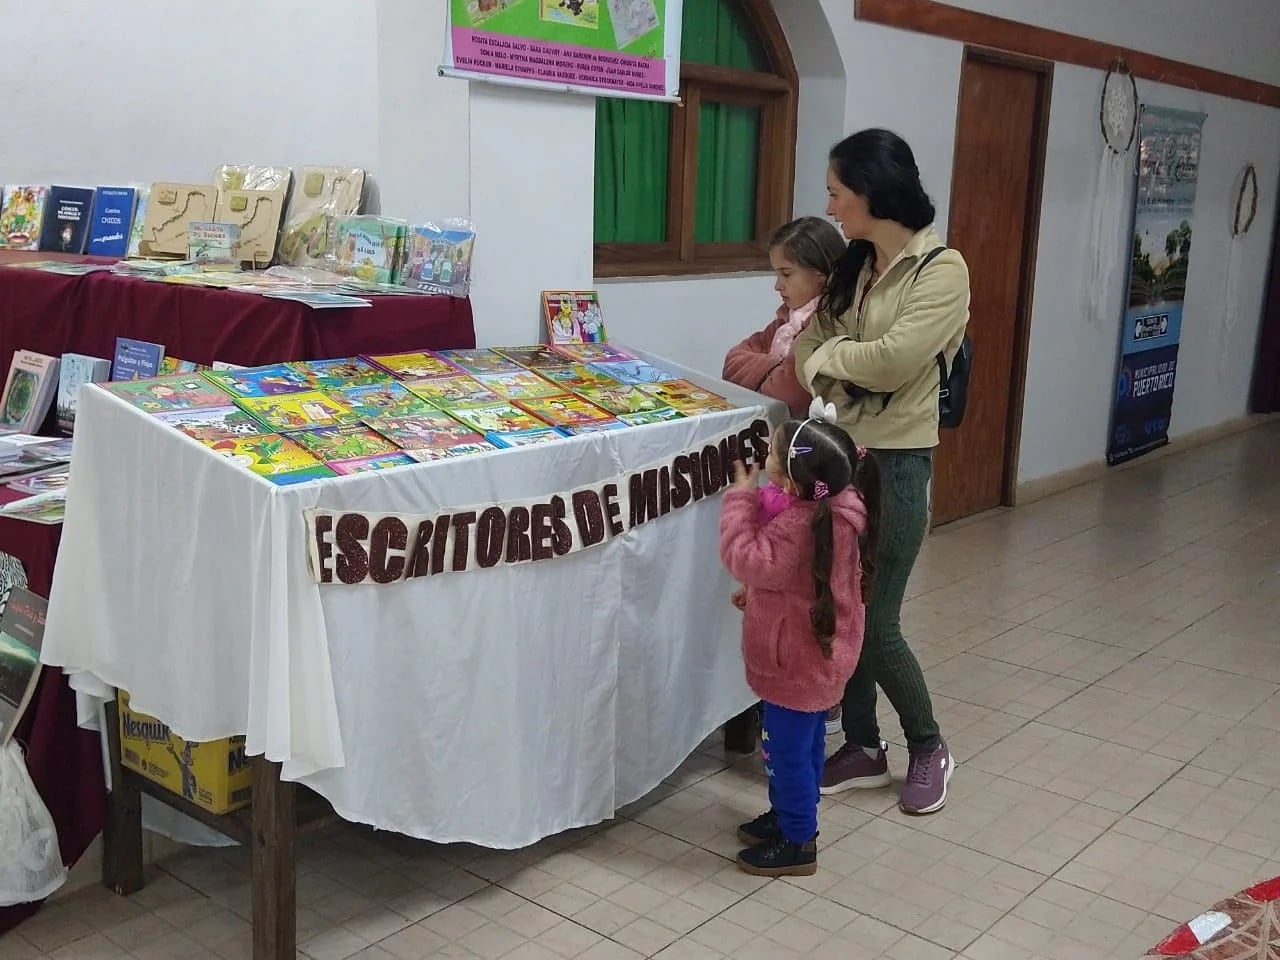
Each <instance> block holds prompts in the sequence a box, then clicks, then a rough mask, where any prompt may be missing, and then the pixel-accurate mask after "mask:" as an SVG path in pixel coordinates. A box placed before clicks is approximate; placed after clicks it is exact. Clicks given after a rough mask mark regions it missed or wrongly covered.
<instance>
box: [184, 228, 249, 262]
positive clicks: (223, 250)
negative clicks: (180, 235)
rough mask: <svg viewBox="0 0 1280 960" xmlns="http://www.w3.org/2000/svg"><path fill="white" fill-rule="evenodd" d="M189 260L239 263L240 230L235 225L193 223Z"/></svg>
mask: <svg viewBox="0 0 1280 960" xmlns="http://www.w3.org/2000/svg"><path fill="white" fill-rule="evenodd" d="M187 259H188V260H193V261H196V262H198V263H226V264H235V263H239V261H240V228H239V227H238V226H237V225H236V224H234V223H218V222H216V221H212V220H193V221H191V230H190V232H189V233H188V235H187Z"/></svg>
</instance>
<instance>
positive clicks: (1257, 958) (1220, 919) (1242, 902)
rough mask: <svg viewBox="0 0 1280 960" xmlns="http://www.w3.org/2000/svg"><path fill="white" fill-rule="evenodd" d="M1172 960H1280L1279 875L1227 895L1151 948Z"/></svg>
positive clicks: (1155, 952) (1158, 954)
mask: <svg viewBox="0 0 1280 960" xmlns="http://www.w3.org/2000/svg"><path fill="white" fill-rule="evenodd" d="M1147 956H1148V957H1165V958H1171V960H1245V958H1247V960H1280V877H1276V878H1275V879H1273V880H1268V881H1266V882H1265V883H1260V884H1258V885H1257V886H1256V887H1250V888H1249V889H1248V890H1245V891H1244V892H1243V893H1237V894H1236V895H1235V896H1234V897H1228V898H1227V899H1226V900H1223V901H1222V902H1221V903H1219V904H1216V905H1215V906H1214V907H1213V908H1212V909H1210V910H1208V911H1206V912H1205V913H1202V914H1200V916H1198V917H1196V918H1195V919H1194V920H1192V921H1190V922H1189V923H1184V924H1183V925H1182V926H1180V927H1179V928H1178V929H1177V930H1175V931H1174V932H1173V933H1172V934H1170V935H1169V936H1168V937H1167V938H1166V939H1165V940H1163V941H1162V942H1160V943H1159V944H1157V945H1156V946H1155V947H1152V948H1151V951H1150V952H1149V953H1148V954H1147Z"/></svg>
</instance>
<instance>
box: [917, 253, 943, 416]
mask: <svg viewBox="0 0 1280 960" xmlns="http://www.w3.org/2000/svg"><path fill="white" fill-rule="evenodd" d="M946 249H947V248H946V247H934V248H933V249H932V250H930V251H929V252H928V253H926V254H925V255H924V259H923V260H921V261H920V266H918V267H916V272H915V276H913V277H912V278H911V282H912V283H915V282H916V281H917V280H919V279H920V274H921V272H923V270H924V268H925V267H927V266H928V265H929V264H931V263H932V262H933V260H934V258H935V257H937V256H938V254H940V253H942V252H943V251H944V250H946ZM936 359H937V361H938V376H939V380H938V384H939V386H938V396H939V398H944V397H947V396H950V394H951V391H950V390H949V389H947V381H948V380H949V379H950V376H949V375H948V373H947V358H946V355H945V354H944V353H943V352H942V351H941V350H939V351H938V356H937V358H936Z"/></svg>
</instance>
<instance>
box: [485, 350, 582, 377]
mask: <svg viewBox="0 0 1280 960" xmlns="http://www.w3.org/2000/svg"><path fill="white" fill-rule="evenodd" d="M491 349H492V350H493V352H494V353H496V354H498V355H500V356H503V357H506V358H507V359H508V360H510V361H512V362H513V363H518V364H520V366H522V367H528V368H529V369H530V370H537V371H539V372H541V371H542V370H544V369H560V368H563V367H568V366H571V365H572V364H573V361H572V360H570V359H569V358H568V357H563V356H561V355H560V354H558V353H556V352H555V351H554V350H552V349H551V348H550V347H548V346H547V345H546V344H542V343H539V344H535V345H533V346H531V347H493V348H491Z"/></svg>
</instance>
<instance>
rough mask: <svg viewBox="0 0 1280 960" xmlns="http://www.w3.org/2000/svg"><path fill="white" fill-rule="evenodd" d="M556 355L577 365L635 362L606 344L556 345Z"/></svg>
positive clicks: (623, 351) (630, 356) (622, 352)
mask: <svg viewBox="0 0 1280 960" xmlns="http://www.w3.org/2000/svg"><path fill="white" fill-rule="evenodd" d="M554 348H555V351H556V353H558V354H560V355H561V356H562V357H568V358H569V359H570V360H573V361H575V362H577V363H596V362H599V361H602V360H605V361H607V360H635V359H637V358H636V357H633V356H632V355H631V354H629V353H627V352H626V351H625V350H620V349H618V348H617V347H611V346H609V344H607V343H557V344H555V345H554Z"/></svg>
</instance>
